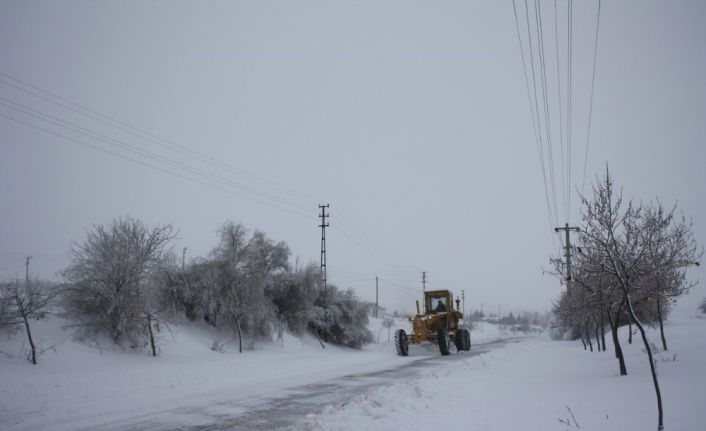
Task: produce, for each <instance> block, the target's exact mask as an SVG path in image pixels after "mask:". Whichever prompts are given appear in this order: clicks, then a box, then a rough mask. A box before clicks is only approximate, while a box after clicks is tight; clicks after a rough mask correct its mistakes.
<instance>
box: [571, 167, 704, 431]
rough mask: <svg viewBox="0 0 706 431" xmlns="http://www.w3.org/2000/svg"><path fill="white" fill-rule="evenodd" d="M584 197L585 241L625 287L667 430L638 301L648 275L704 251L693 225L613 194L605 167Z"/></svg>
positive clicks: (683, 264) (679, 267) (690, 262)
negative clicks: (590, 196) (590, 195)
mask: <svg viewBox="0 0 706 431" xmlns="http://www.w3.org/2000/svg"><path fill="white" fill-rule="evenodd" d="M582 200H583V204H584V211H583V219H584V223H585V225H586V227H585V230H584V231H582V237H583V238H582V241H583V242H584V243H585V244H586V245H587V247H588V248H589V249H590V250H591V251H593V252H595V253H597V254H598V256H599V259H597V260H598V262H600V269H601V271H602V272H604V273H605V274H606V275H608V276H609V277H610V278H612V279H613V280H614V281H615V283H616V284H617V285H618V286H619V287H620V288H621V289H622V293H623V300H624V302H625V306H626V310H627V313H628V316H629V317H630V319H631V321H632V323H634V324H635V326H636V327H637V329H638V331H639V332H640V336H641V338H642V342H643V345H644V349H645V351H646V353H647V356H648V360H649V363H650V371H651V374H652V382H653V384H654V389H655V394H656V397H657V410H658V430H661V429H663V428H664V420H663V416H664V415H663V408H662V395H661V392H660V388H659V381H658V379H657V372H656V369H655V363H654V358H653V355H652V348H651V345H650V343H649V341H648V339H647V335H646V333H645V328H644V325H643V323H642V320H641V319H640V316H639V315H638V311H637V306H636V305H639V304H640V302H642V301H644V302H648V300H649V296H646V295H647V294H648V293H649V291H648V290H646V289H644V288H643V286H644V285H645V284H646V282H647V281H648V280H649V279H650V278H652V277H657V276H658V275H660V274H664V273H665V272H666V271H669V270H682V271H683V270H684V269H685V268H686V267H688V266H691V265H695V264H697V262H696V260H695V259H696V258H698V257H700V251H699V250H698V249H697V247H696V246H695V243H694V241H693V235H692V234H691V226H690V225H687V224H679V225H678V226H674V225H672V221H673V218H672V216H671V213H670V214H668V215H664V212H663V211H662V210H661V208H659V207H657V208H655V209H649V208H648V209H646V208H645V207H644V206H643V205H635V204H634V203H633V202H632V201H628V202H627V203H625V204H623V200H622V194H621V193H618V194H617V195H616V194H615V193H614V190H613V179H612V177H611V176H610V172H609V171H608V170H607V169H606V176H605V178H604V179H603V180H601V181H599V182H598V184H597V185H596V186H595V187H594V198H593V200H592V201H588V200H587V199H585V198H582ZM660 214H661V215H660ZM662 288H663V287H661V288H660V291H661V290H662ZM658 297H660V295H658Z"/></svg>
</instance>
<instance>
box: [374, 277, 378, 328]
mask: <svg viewBox="0 0 706 431" xmlns="http://www.w3.org/2000/svg"><path fill="white" fill-rule="evenodd" d="M375 317H376V318H377V317H378V276H377V275H376V276H375Z"/></svg>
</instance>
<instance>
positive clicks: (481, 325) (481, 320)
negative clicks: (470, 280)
mask: <svg viewBox="0 0 706 431" xmlns="http://www.w3.org/2000/svg"><path fill="white" fill-rule="evenodd" d="M480 333H481V334H482V333H483V303H482V302H481V304H480Z"/></svg>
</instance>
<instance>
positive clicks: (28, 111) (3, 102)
mask: <svg viewBox="0 0 706 431" xmlns="http://www.w3.org/2000/svg"><path fill="white" fill-rule="evenodd" d="M0 106H5V107H7V108H10V109H12V110H15V111H18V112H22V113H23V114H25V115H28V116H31V117H34V118H37V119H40V120H42V121H46V122H48V123H51V124H54V125H56V126H59V127H63V128H65V129H68V130H72V131H73V132H76V133H79V134H81V135H84V136H88V137H91V138H93V139H96V140H99V141H102V142H105V143H107V144H109V145H112V146H116V147H119V148H121V149H123V150H125V151H128V152H130V153H132V154H138V155H140V156H143V157H147V158H149V159H152V160H154V161H156V162H159V163H163V164H166V165H169V166H171V167H174V168H177V169H181V170H184V171H187V172H189V173H192V174H194V175H199V176H201V177H205V178H208V179H210V180H212V181H216V182H219V183H221V184H224V185H227V186H230V187H234V188H236V189H239V190H241V191H244V192H247V193H252V194H254V195H258V196H260V197H261V198H266V199H270V200H273V201H276V202H278V203H280V204H283V205H289V206H291V207H293V208H297V209H300V210H302V211H307V210H308V209H309V208H308V207H306V206H304V205H302V204H298V203H296V202H293V201H289V200H286V199H284V198H282V197H280V196H277V195H274V194H271V193H268V192H263V191H261V190H258V189H254V188H252V187H249V186H246V185H244V184H241V183H237V182H234V181H231V180H229V179H227V178H223V177H220V176H217V175H213V174H211V173H210V172H208V171H204V170H202V169H198V168H194V167H191V166H189V165H186V164H184V163H181V162H179V161H176V160H172V159H169V158H167V157H164V156H161V155H159V154H156V153H154V152H151V151H148V150H145V149H142V148H140V147H137V146H135V145H131V144H129V143H127V142H124V141H121V140H118V139H114V138H111V137H109V136H106V135H104V134H101V133H98V132H95V131H92V130H90V129H87V128H84V127H81V126H78V125H76V124H73V123H70V122H67V121H64V120H62V119H60V118H58V117H55V116H52V115H48V114H45V113H43V112H41V111H37V110H35V109H32V108H29V107H26V106H23V105H20V104H18V103H15V102H12V101H10V100H8V99H5V98H3V97H0Z"/></svg>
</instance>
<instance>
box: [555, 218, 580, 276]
mask: <svg viewBox="0 0 706 431" xmlns="http://www.w3.org/2000/svg"><path fill="white" fill-rule="evenodd" d="M560 230H563V231H565V232H566V245H565V246H564V250H565V254H564V257H565V258H566V288H567V289H568V288H569V283H571V237H570V236H569V232H570V231H574V232H581V229H580V228H578V227H569V223H566V224H565V225H564V227H555V228H554V232H559V231H560Z"/></svg>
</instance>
